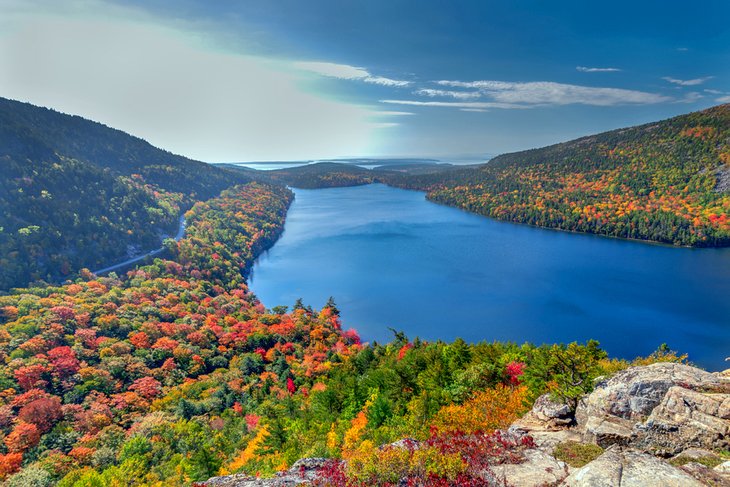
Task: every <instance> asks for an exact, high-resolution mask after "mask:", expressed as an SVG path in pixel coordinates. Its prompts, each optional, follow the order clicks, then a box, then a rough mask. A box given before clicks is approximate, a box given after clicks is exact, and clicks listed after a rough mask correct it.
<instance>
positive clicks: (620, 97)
mask: <svg viewBox="0 0 730 487" xmlns="http://www.w3.org/2000/svg"><path fill="white" fill-rule="evenodd" d="M436 83H437V84H438V85H440V86H447V87H450V88H464V89H472V90H477V91H478V92H479V93H480V94H481V95H482V97H483V98H486V99H489V100H490V102H492V103H497V104H501V105H504V106H498V107H494V108H529V107H534V106H550V105H572V104H579V105H593V106H615V105H648V104H653V103H662V102H667V101H672V98H670V97H668V96H664V95H660V94H657V93H649V92H645V91H637V90H627V89H622V88H600V87H592V86H580V85H571V84H565V83H555V82H552V81H533V82H509V81H490V80H486V81H451V80H442V81H437V82H436Z"/></svg>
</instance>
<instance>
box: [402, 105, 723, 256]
mask: <svg viewBox="0 0 730 487" xmlns="http://www.w3.org/2000/svg"><path fill="white" fill-rule="evenodd" d="M729 174H730V105H721V106H718V107H714V108H710V109H708V110H705V111H702V112H697V113H691V114H688V115H682V116H679V117H675V118H672V119H669V120H665V121H662V122H657V123H652V124H647V125H643V126H640V127H634V128H629V129H621V130H614V131H611V132H606V133H603V134H599V135H595V136H590V137H584V138H582V139H578V140H575V141H571V142H566V143H563V144H557V145H553V146H550V147H545V148H543V149H535V150H529V151H524V152H517V153H514V154H505V155H501V156H498V157H496V158H494V159H493V160H492V161H490V162H489V164H487V165H486V166H484V167H483V168H482V169H479V170H475V171H473V172H472V173H466V174H461V175H460V176H461V177H460V178H459V179H456V180H454V181H448V180H446V181H438V179H437V178H430V179H421V180H418V181H411V182H405V183H403V184H405V185H416V186H418V187H424V188H426V189H430V190H431V191H430V192H429V198H430V199H432V200H433V201H437V202H440V203H445V204H449V205H453V206H458V207H461V208H464V209H467V210H469V211H473V212H476V213H481V214H483V215H487V216H491V217H494V218H499V219H502V220H510V221H516V222H520V223H528V224H531V225H539V226H544V227H550V228H559V229H563V230H572V231H580V232H589V233H596V234H600V235H607V236H612V237H624V238H636V239H642V240H652V241H657V242H664V243H670V244H675V245H687V246H724V245H730V218H728V212H730V192H728V189H729V188H728V186H727V184H726V183H727V181H726V180H727V178H728V175H729Z"/></svg>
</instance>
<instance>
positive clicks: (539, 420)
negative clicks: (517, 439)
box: [508, 394, 582, 451]
mask: <svg viewBox="0 0 730 487" xmlns="http://www.w3.org/2000/svg"><path fill="white" fill-rule="evenodd" d="M574 420H575V418H574V416H573V413H572V412H571V411H570V408H569V407H568V405H567V404H562V403H559V402H555V401H553V400H552V399H551V398H550V395H549V394H544V395H542V396H540V397H539V398H537V400H536V401H535V404H534V406H533V407H532V410H531V411H530V412H528V413H527V414H526V415H524V416H523V417H522V418H520V419H518V420H517V421H515V422H514V423H513V424H512V426H510V428H509V430H508V432H509V433H511V434H517V435H524V434H529V435H530V436H531V437H532V438H533V440H534V441H535V444H536V445H537V447H538V448H540V449H542V450H544V451H552V449H553V447H554V446H555V445H557V444H558V443H561V442H564V441H580V440H581V437H582V431H578V430H576V429H575V428H572V427H571V425H572V423H573V422H574Z"/></svg>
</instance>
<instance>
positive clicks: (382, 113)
mask: <svg viewBox="0 0 730 487" xmlns="http://www.w3.org/2000/svg"><path fill="white" fill-rule="evenodd" d="M377 115H378V116H379V117H380V116H383V117H403V116H408V115H415V113H413V112H394V111H379V112H377Z"/></svg>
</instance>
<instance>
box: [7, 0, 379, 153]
mask: <svg viewBox="0 0 730 487" xmlns="http://www.w3.org/2000/svg"><path fill="white" fill-rule="evenodd" d="M0 1H2V0H0ZM43 5H46V7H43V8H41V6H43ZM66 5H67V4H64V6H63V8H62V6H59V5H57V4H55V3H48V2H45V3H43V4H41V3H38V2H35V3H34V5H33V8H30V7H27V6H26V5H24V4H23V3H22V2H16V3H12V4H11V3H8V2H7V1H5V2H3V3H2V10H3V15H2V19H0V66H2V69H0V95H2V96H5V97H9V98H14V99H18V100H21V101H28V102H31V103H34V104H36V105H42V106H48V107H52V108H55V109H57V110H60V111H63V112H66V113H71V114H78V115H81V116H84V117H86V118H90V119H92V120H96V121H100V122H102V123H105V124H107V125H109V126H112V127H115V128H119V129H121V130H125V131H127V132H129V133H132V134H135V135H138V136H140V137H143V138H145V139H147V140H149V141H150V142H151V143H152V144H154V145H156V146H158V147H162V148H164V149H167V150H170V151H173V152H176V153H179V154H184V155H186V156H189V157H193V158H196V159H201V160H206V161H235V160H267V159H300V158H302V157H313V158H322V157H338V156H346V155H359V154H363V153H372V152H373V151H374V150H377V149H375V147H377V146H376V144H377V143H378V141H379V140H380V137H381V136H380V135H379V134H381V133H382V131H381V130H380V129H382V128H384V125H383V124H382V123H378V121H377V120H374V117H376V116H377V115H378V112H377V111H376V110H374V109H372V108H368V107H364V106H359V105H356V104H352V103H345V102H342V101H336V100H332V99H328V98H327V96H326V95H324V94H318V93H312V92H311V89H310V90H307V89H306V87H303V86H301V77H300V76H299V75H297V74H296V73H292V72H291V67H290V66H289V67H287V65H284V66H282V65H281V64H280V63H272V62H271V61H270V60H267V59H263V58H257V57H253V56H247V55H245V54H240V53H232V52H230V51H226V52H221V51H218V50H216V49H215V48H214V47H213V44H214V43H211V42H210V39H209V38H203V37H201V33H200V32H199V31H194V30H193V31H187V30H185V29H186V28H187V27H189V26H185V25H183V24H176V25H175V27H174V28H173V27H165V26H164V24H162V23H161V22H162V21H161V20H160V19H159V18H151V17H148V16H146V15H145V14H142V13H140V12H138V11H134V10H128V9H126V8H122V7H118V6H109V5H106V4H104V3H98V2H94V1H93V0H84V1H83V2H80V3H73V7H71V6H69V7H68V9H65V6H66ZM68 5H71V4H68ZM79 5H81V7H83V8H81V7H79ZM14 7H17V8H14ZM79 9H81V10H82V12H81V13H80V10H79ZM8 19H10V20H8ZM193 27H194V26H193ZM191 34H192V35H191ZM201 41H202V42H201ZM340 69H341V68H340ZM336 73H338V74H339V75H341V76H351V77H352V76H355V77H357V76H360V75H361V74H360V73H359V72H358V71H356V70H355V71H352V70H351V71H349V72H347V71H342V70H341V71H337V72H336ZM366 76H367V75H366ZM376 82H377V81H376Z"/></svg>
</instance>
